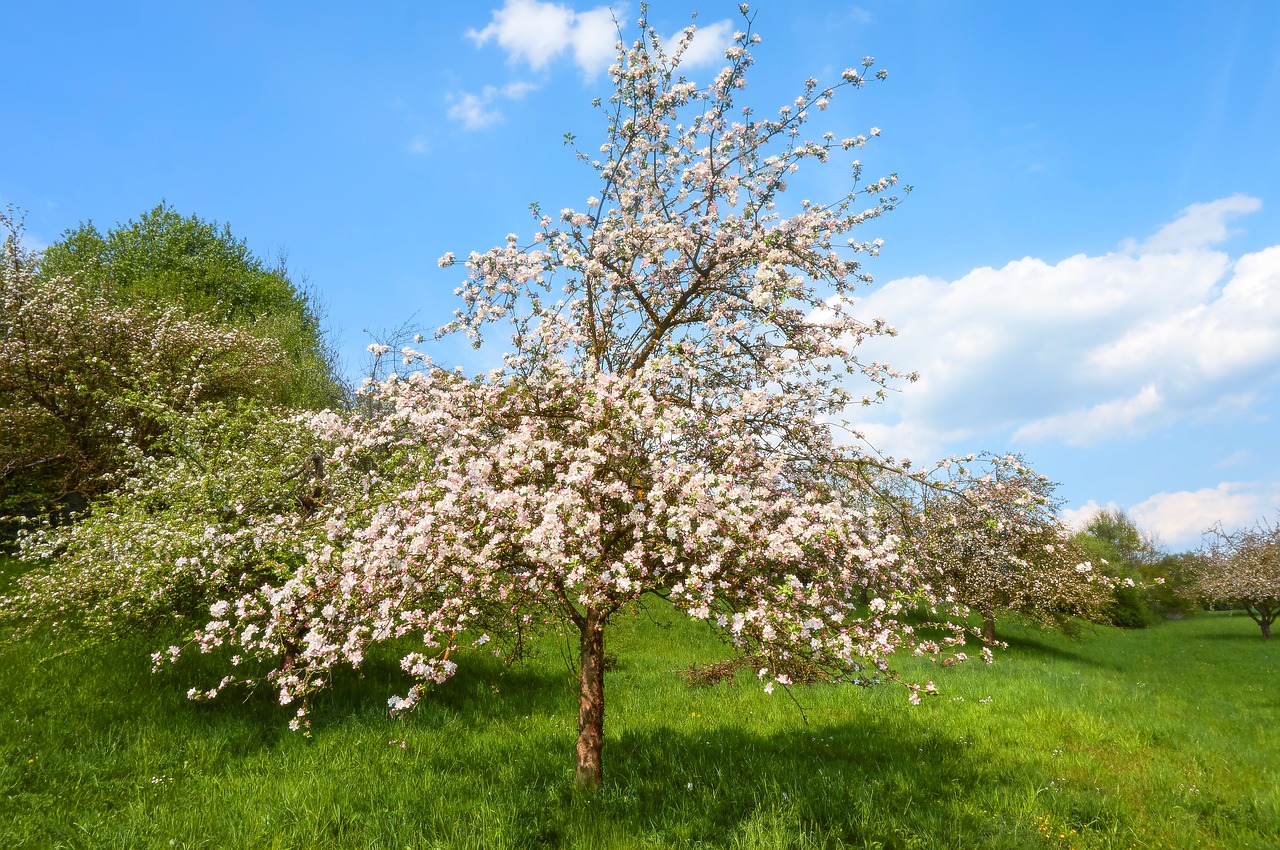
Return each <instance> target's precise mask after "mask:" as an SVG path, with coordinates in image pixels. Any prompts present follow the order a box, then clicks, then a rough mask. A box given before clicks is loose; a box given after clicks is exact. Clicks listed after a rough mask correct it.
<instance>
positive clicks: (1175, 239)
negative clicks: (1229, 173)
mask: <svg viewBox="0 0 1280 850" xmlns="http://www.w3.org/2000/svg"><path fill="white" fill-rule="evenodd" d="M1261 208H1262V201H1259V200H1258V199H1257V198H1251V197H1249V196H1248V195H1232V196H1231V197H1229V198H1220V199H1218V200H1216V201H1210V202H1209V203H1207V204H1192V205H1191V206H1189V207H1187V208H1186V209H1184V210H1183V211H1182V212H1181V213H1180V214H1179V215H1178V218H1177V219H1175V220H1174V221H1172V222H1170V223H1169V224H1166V225H1165V226H1164V227H1161V228H1160V229H1159V230H1157V231H1156V232H1155V234H1154V235H1152V236H1151V237H1150V238H1149V239H1147V240H1146V241H1145V242H1143V243H1142V244H1141V245H1138V244H1136V243H1134V241H1133V240H1132V239H1126V240H1125V241H1124V242H1122V243H1120V246H1121V249H1122V250H1126V251H1129V252H1137V253H1142V254H1160V253H1165V252H1168V251H1178V250H1186V249H1195V248H1203V247H1205V246H1207V245H1217V244H1219V243H1221V242H1225V241H1226V240H1227V239H1228V238H1229V237H1231V236H1234V235H1236V234H1237V233H1238V232H1239V231H1238V230H1230V229H1228V227H1227V222H1229V221H1231V220H1232V219H1235V218H1238V217H1240V216H1242V215H1247V214H1249V213H1251V212H1257V211H1258V210H1260V209H1261Z"/></svg>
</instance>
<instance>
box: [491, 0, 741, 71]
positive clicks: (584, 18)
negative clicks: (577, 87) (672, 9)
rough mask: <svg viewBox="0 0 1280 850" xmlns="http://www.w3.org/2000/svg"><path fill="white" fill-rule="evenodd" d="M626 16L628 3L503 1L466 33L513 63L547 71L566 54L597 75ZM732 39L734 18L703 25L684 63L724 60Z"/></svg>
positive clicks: (671, 41)
mask: <svg viewBox="0 0 1280 850" xmlns="http://www.w3.org/2000/svg"><path fill="white" fill-rule="evenodd" d="M615 14H616V15H617V16H618V17H617V20H616V21H615V18H614V16H615ZM625 15H626V7H624V6H620V7H617V8H616V9H610V8H609V7H608V6H598V7H596V8H594V9H589V10H587V11H585V12H577V11H574V10H573V9H572V8H571V7H569V6H567V5H564V4H561V3H551V2H543V0H505V2H504V3H503V5H502V8H500V9H497V10H495V11H494V12H493V13H492V14H491V16H490V20H489V23H488V25H487V26H485V27H484V28H483V29H478V30H477V29H472V30H468V31H467V37H468V38H470V39H471V40H472V41H474V42H475V43H476V46H477V47H481V46H484V45H485V44H488V43H489V42H490V41H493V42H495V43H497V45H498V46H499V47H500V48H502V49H503V50H504V51H505V52H506V54H507V60H508V61H509V62H511V63H513V64H514V63H524V64H526V65H528V66H529V67H530V68H532V69H533V70H535V71H542V70H545V69H546V68H547V67H548V66H550V64H551V63H552V62H553V61H555V60H556V59H558V58H559V57H560V56H562V55H565V54H568V55H570V56H571V57H572V60H573V63H574V65H576V66H577V67H578V69H579V70H580V71H581V72H582V73H583V74H584V75H585V76H587V77H594V76H595V75H596V74H599V73H600V72H602V71H604V70H605V69H606V68H608V67H609V65H610V64H611V63H612V62H613V60H614V56H615V45H616V44H617V41H618V23H619V22H622V23H624V24H625V22H626V18H625ZM677 37H678V35H676V36H671V37H670V38H666V39H663V42H664V46H665V47H666V48H667V49H670V48H671V47H672V46H674V44H675V41H676V39H677ZM732 39H733V24H732V22H730V21H717V22H715V23H712V24H709V25H707V26H700V27H699V28H698V31H697V33H696V35H695V36H694V38H693V42H692V43H691V44H690V45H689V49H688V50H687V51H686V52H685V55H684V63H683V64H684V65H685V66H686V67H693V66H697V65H705V64H709V63H713V62H717V61H720V60H722V59H723V58H724V50H725V48H726V47H728V46H729V45H730V44H731V43H732Z"/></svg>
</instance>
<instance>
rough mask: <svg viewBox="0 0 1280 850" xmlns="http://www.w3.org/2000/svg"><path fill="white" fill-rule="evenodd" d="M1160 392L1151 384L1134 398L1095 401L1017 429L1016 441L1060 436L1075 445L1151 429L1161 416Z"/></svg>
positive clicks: (1015, 432) (1069, 443) (1083, 444)
mask: <svg viewBox="0 0 1280 850" xmlns="http://www.w3.org/2000/svg"><path fill="white" fill-rule="evenodd" d="M1161 413H1162V410H1161V399H1160V391H1159V390H1158V389H1156V387H1155V385H1154V384H1147V385H1146V386H1145V387H1143V388H1142V389H1141V390H1139V391H1138V393H1137V394H1136V395H1134V396H1131V397H1130V398H1120V399H1114V400H1112V401H1104V402H1100V403H1099V404H1095V405H1093V406H1092V407H1090V408H1088V409H1087V410H1072V411H1069V412H1067V413H1060V414H1057V415H1055V416H1048V417H1045V418H1044V419H1037V420H1035V421H1033V422H1028V423H1027V424H1026V425H1023V426H1021V427H1020V428H1018V430H1016V431H1014V432H1013V439H1014V441H1015V442H1018V441H1024V440H1031V441H1034V440H1047V439H1058V440H1061V441H1062V442H1064V443H1066V444H1067V445H1071V446H1088V445H1093V444H1094V443H1097V442H1100V441H1102V440H1105V439H1107V438H1108V437H1116V436H1130V435H1134V434H1139V433H1142V432H1143V431H1145V430H1147V429H1148V428H1149V427H1150V425H1151V423H1152V421H1153V419H1155V418H1157V417H1159V416H1160V414H1161Z"/></svg>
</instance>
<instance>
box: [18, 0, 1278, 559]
mask: <svg viewBox="0 0 1280 850" xmlns="http://www.w3.org/2000/svg"><path fill="white" fill-rule="evenodd" d="M614 8H615V9H617V10H618V11H619V19H620V20H622V21H624V22H630V21H631V20H632V19H633V18H634V17H635V16H636V14H637V13H638V11H639V4H638V3H637V2H630V3H626V4H615V6H614ZM650 9H651V20H652V21H653V22H654V23H655V24H656V25H657V27H658V29H659V30H660V31H661V32H664V33H665V32H671V33H674V32H676V31H678V30H679V29H680V28H682V27H683V26H685V25H686V24H687V23H688V20H689V15H690V13H691V12H693V11H694V10H695V9H698V10H699V12H700V14H699V18H698V23H699V25H700V26H701V27H702V28H703V33H702V35H700V36H699V38H700V39H701V42H700V44H701V47H700V50H699V53H700V55H701V56H703V57H705V59H706V61H705V62H704V63H703V64H700V65H698V66H697V67H695V68H693V69H692V70H691V72H690V73H691V76H692V77H693V78H695V79H698V78H699V77H701V78H708V77H709V76H710V75H711V74H712V73H713V72H714V69H715V67H716V63H715V57H716V55H717V52H718V49H719V47H720V44H719V43H718V41H719V40H722V39H723V38H724V36H725V35H726V34H727V32H730V31H732V29H734V28H736V27H738V26H739V18H738V16H737V4H736V3H729V2H702V3H700V4H696V5H695V4H692V3H688V2H674V0H654V2H652V3H651V4H650ZM753 10H754V12H755V13H756V15H757V17H756V21H755V29H756V31H757V32H759V33H760V34H761V35H762V36H763V43H762V44H761V45H759V47H758V49H757V50H756V51H755V55H756V67H755V69H754V76H753V77H752V79H751V82H750V86H749V90H748V91H749V92H750V94H751V99H752V102H753V103H755V104H756V105H757V106H758V107H760V108H762V109H773V108H776V107H777V106H779V105H781V104H782V103H785V102H787V101H789V100H791V99H792V98H793V97H794V96H795V94H796V93H798V90H799V87H800V85H801V83H802V81H803V80H804V78H805V77H807V76H810V75H813V76H817V77H819V78H820V79H831V80H834V79H835V78H836V77H837V76H838V75H839V73H840V71H841V70H842V69H844V68H845V67H848V66H850V65H856V64H857V62H858V60H860V59H861V57H862V56H864V55H867V54H871V55H874V56H876V58H877V65H878V67H884V68H887V69H888V70H889V79H888V81H887V82H886V83H884V84H880V85H876V86H869V87H868V88H867V89H865V90H862V91H859V92H856V93H854V94H853V96H852V97H848V98H845V99H844V102H843V103H842V104H840V105H839V106H838V108H833V109H832V110H831V112H830V113H828V114H824V120H825V121H826V123H825V124H824V123H823V121H819V122H816V123H815V124H814V127H815V128H816V129H817V130H818V131H819V132H820V131H821V130H822V129H825V128H826V127H828V126H829V127H830V128H831V129H832V130H833V131H835V132H836V135H837V136H843V135H847V134H851V133H856V132H865V131H866V129H867V128H868V127H871V126H877V127H879V128H881V129H882V131H883V135H882V136H881V137H880V138H879V139H878V140H876V141H877V142H878V144H877V145H875V146H874V148H872V149H871V150H870V151H869V152H868V153H867V155H866V156H865V157H863V159H864V161H865V162H867V165H868V169H869V172H874V173H876V174H879V173H882V172H887V171H895V172H897V173H899V174H900V175H901V177H902V180H903V181H904V182H906V183H910V184H912V185H913V186H914V187H915V191H914V192H913V194H912V195H911V197H910V198H909V200H908V202H907V203H906V204H904V205H903V207H902V208H901V209H899V210H897V211H896V212H894V213H893V214H892V215H891V216H889V217H887V218H884V219H880V220H878V221H876V222H874V223H873V224H871V225H870V226H869V229H868V230H867V231H866V232H864V233H860V234H858V235H859V236H860V237H861V238H864V239H868V240H869V239H872V238H876V237H880V238H883V239H884V240H885V243H886V245H885V249H884V251H883V253H882V254H881V256H880V257H879V258H878V259H876V260H873V261H872V265H871V271H872V272H873V273H874V274H875V275H876V281H877V282H876V284H875V285H874V286H872V287H870V288H868V289H867V290H866V294H865V297H864V300H863V302H862V305H861V307H862V309H864V310H866V312H867V314H868V315H883V316H884V317H885V318H887V319H888V320H889V321H890V322H891V323H893V324H894V325H896V326H897V327H898V329H899V331H900V332H901V333H900V336H899V337H898V338H897V339H895V340H892V341H889V342H887V343H886V344H884V345H883V346H882V348H881V349H878V350H877V354H879V355H883V357H884V358H885V359H887V360H889V361H890V362H892V363H893V364H894V365H896V366H901V367H902V368H905V369H916V370H918V371H920V372H921V374H922V380H921V381H920V382H919V383H918V384H915V385H912V386H910V387H906V388H904V390H903V391H902V392H901V393H899V394H895V395H894V396H892V397H891V398H890V400H889V401H888V403H887V404H885V405H884V406H883V408H881V409H879V410H876V411H874V412H873V413H872V414H870V415H867V414H864V413H863V412H861V411H857V412H855V416H856V417H857V421H858V423H859V424H861V425H863V426H864V427H865V429H866V430H867V431H868V433H869V434H871V435H872V436H873V438H874V439H875V440H876V441H877V443H878V444H880V445H882V446H883V447H884V448H886V449H888V450H890V451H893V452H895V453H906V454H909V455H910V456H912V457H918V458H921V459H925V458H927V457H931V456H935V455H942V454H946V453H951V452H967V451H971V450H981V449H989V450H998V451H1005V450H1014V451H1020V452H1023V453H1024V454H1026V456H1027V457H1028V458H1029V459H1030V460H1031V461H1032V463H1033V464H1034V465H1036V467H1037V468H1039V469H1040V470H1041V471H1043V472H1045V473H1046V474H1047V475H1049V476H1050V477H1051V478H1053V479H1054V480H1056V481H1058V482H1060V488H1059V493H1060V494H1061V495H1062V496H1064V497H1065V498H1066V500H1067V503H1068V506H1069V508H1070V510H1069V511H1068V516H1069V517H1078V516H1080V515H1083V514H1084V513H1086V512H1087V511H1088V510H1089V509H1090V508H1091V507H1092V506H1096V505H1116V506H1119V507H1122V508H1125V509H1127V510H1129V511H1130V512H1131V514H1132V515H1133V516H1134V517H1135V518H1136V519H1137V520H1138V521H1139V522H1140V523H1141V524H1143V525H1144V526H1145V527H1147V528H1148V529H1150V530H1152V531H1154V532H1156V533H1157V534H1158V535H1159V536H1160V537H1161V538H1162V539H1163V540H1164V542H1165V543H1166V544H1168V545H1170V546H1171V547H1174V548H1181V547H1187V546H1191V545H1194V544H1195V542H1196V541H1197V539H1198V533H1199V531H1200V530H1201V529H1202V528H1204V527H1205V526H1207V525H1208V524H1210V523H1211V522H1213V521H1214V520H1216V519H1222V520H1225V521H1226V522H1228V523H1230V524H1234V523H1248V522H1252V521H1254V520H1255V519H1256V518H1258V517H1260V516H1262V515H1264V514H1273V513H1274V512H1275V511H1276V510H1277V509H1280V462H1278V461H1277V450H1276V444H1277V440H1276V438H1277V434H1278V433H1280V431H1278V429H1277V423H1276V419H1277V414H1280V380H1278V377H1280V154H1277V150H1280V148H1278V147H1277V141H1276V140H1277V139H1280V4H1277V3H1273V2H1270V0H1257V2H1221V3H1217V4H1212V5H1207V4H1204V3H1202V2H1177V1H1176V0H1169V2H1131V3H1113V2H1108V3H1102V2H1073V3H1027V2H979V0H971V2H961V0H883V2H876V0H860V2H858V3H856V4H855V3H838V2H804V1H803V0H788V2H775V1H774V0H764V2H760V3H757V4H754V5H753ZM610 20H611V18H610V16H609V15H608V14H607V12H606V11H605V10H604V7H602V6H599V5H596V4H594V3H592V2H589V0H588V2H581V0H575V2H565V3H562V4H554V3H541V2H536V0H505V2H500V0H490V2H487V3H482V2H476V3H468V4H461V3H436V2H419V3H409V2H398V3H373V4H364V5H363V6H357V5H355V4H350V3H342V4H339V3H324V2H312V3H307V4H291V3H272V4H266V3H263V4H259V5H255V4H248V3H238V2H219V3H216V4H214V3H194V2H193V3H181V4H177V3H160V2H155V3H132V4H115V3H113V4H90V3H60V2H48V3H22V4H16V5H14V7H13V8H11V9H9V10H7V11H6V13H5V30H6V33H5V43H6V59H7V63H6V64H7V66H8V68H9V74H8V85H6V86H5V87H4V90H3V93H0V119H3V122H4V127H5V128H6V132H5V133H3V134H2V135H0V203H12V204H15V205H17V206H18V207H21V208H24V209H26V210H27V211H28V214H27V226H28V230H29V233H30V236H31V238H32V240H33V242H35V243H49V242H52V241H53V240H55V239H56V238H57V237H58V235H59V233H61V232H62V231H63V230H64V229H66V228H68V227H72V226H74V225H75V224H76V223H77V222H79V221H82V220H87V219H91V220H93V221H94V222H95V223H97V224H98V225H100V226H102V227H104V228H105V227H108V226H110V225H111V224H113V223H115V222H117V221H123V220H127V219H129V218H135V217H137V216H138V215H139V214H140V213H142V212H143V211H145V210H147V209H149V208H150V207H152V206H154V205H155V204H156V203H158V202H159V201H160V200H161V199H164V200H167V201H168V202H169V203H170V204H172V205H174V206H175V207H176V208H177V209H178V210H179V211H181V212H183V213H196V214H198V215H200V216H202V217H204V218H209V219H216V220H218V221H220V222H227V223H229V224H230V225H231V227H232V229H233V231H234V232H235V233H236V234H237V235H239V236H241V237H244V238H246V239H247V240H248V241H249V244H250V245H251V246H252V247H253V249H254V250H255V251H257V252H258V253H260V254H263V255H268V256H270V255H275V254H277V253H279V252H281V251H283V252H285V253H286V254H287V256H288V262H289V266H290V268H291V269H293V270H294V272H295V273H298V274H300V275H305V276H306V277H307V279H308V281H309V282H310V284H311V285H312V286H314V287H315V288H316V289H317V290H318V291H319V293H320V294H321V296H322V298H323V300H324V302H325V304H326V305H327V307H328V310H329V314H330V322H331V324H332V325H333V326H334V328H335V329H336V330H337V331H338V332H339V333H340V335H341V340H342V343H343V350H344V352H345V354H346V356H347V357H348V359H349V366H350V368H351V370H353V371H355V370H357V369H358V368H359V365H360V353H361V351H362V350H363V348H364V346H365V345H366V344H367V343H368V342H369V338H368V336H366V334H365V333H364V331H365V330H366V329H368V330H370V331H378V330H380V329H389V328H394V327H398V326H399V325H401V324H402V323H403V322H405V321H406V320H410V319H414V320H415V321H416V322H417V323H418V324H419V325H421V326H424V327H434V326H436V325H438V324H441V323H443V322H444V321H445V320H446V319H447V318H448V317H449V315H450V313H451V311H452V309H453V295H452V291H453V288H454V287H455V286H456V285H457V283H458V282H459V281H458V271H457V269H448V270H442V269H439V268H437V266H436V263H435V260H436V258H437V257H439V256H440V255H441V254H443V253H445V252H446V251H454V252H456V253H458V254H460V255H465V254H466V253H467V252H468V251H470V250H473V249H475V250H484V249H486V248H488V247H489V246H491V245H494V244H497V243H499V242H501V241H502V239H503V238H504V236H505V235H506V234H507V233H508V232H513V231H514V232H517V233H522V234H528V233H529V232H530V226H529V225H530V220H529V217H528V214H527V207H528V205H529V203H530V202H532V201H540V202H542V203H543V204H544V206H546V207H547V208H549V209H559V208H560V207H561V206H568V205H581V204H582V202H583V201H584V199H585V198H586V197H587V196H589V195H591V194H592V193H593V192H594V190H595V186H594V184H593V182H592V180H591V177H592V175H591V173H590V172H589V171H587V170H584V169H583V168H582V167H581V166H579V165H577V164H576V163H575V162H574V161H573V159H572V157H571V156H570V154H569V153H568V151H567V150H566V149H565V148H564V147H563V145H562V138H563V134H564V133H565V132H573V133H575V134H577V135H578V136H579V137H580V139H582V140H583V141H584V142H589V141H590V140H592V139H594V138H598V137H601V134H602V129H603V128H602V125H601V122H600V120H599V119H598V116H597V115H596V114H595V113H594V112H593V110H591V108H590V107H589V101H590V100H591V98H592V97H595V96H597V95H606V94H607V93H608V92H607V88H606V87H607V85H608V80H607V76H606V75H604V74H602V73H600V71H601V69H602V67H603V66H604V65H606V64H607V62H608V56H609V47H610V43H611V41H612V39H613V30H612V25H611V23H609V22H610ZM587 146H590V145H587ZM842 176H843V173H842V172H841V173H837V171H836V170H834V169H833V170H832V171H831V172H830V173H826V174H823V173H821V172H819V173H816V174H814V175H812V176H811V177H805V178H803V179H802V181H800V183H799V186H798V188H797V191H796V193H795V197H796V198H797V200H798V199H799V198H800V197H805V196H809V195H812V196H813V197H815V198H821V197H823V196H824V192H827V193H828V194H833V193H831V192H828V191H827V190H828V187H829V186H833V187H835V188H838V183H835V184H833V183H828V182H823V181H839V180H840V178H841V177H842ZM804 181H808V182H804ZM435 353H436V354H437V355H438V356H439V357H440V358H441V359H445V360H455V361H457V362H461V363H463V364H464V365H467V366H468V367H479V366H482V365H485V363H484V362H483V358H484V357H485V356H486V355H485V354H484V353H483V352H482V354H481V355H479V356H477V355H475V354H473V353H471V352H470V351H469V350H468V349H466V348H464V347H461V346H455V345H452V344H445V345H442V346H441V347H440V348H439V349H438V350H437V351H436V352H435ZM496 353H497V352H496V351H495V352H492V353H490V354H489V355H487V356H490V357H492V356H494V355H496Z"/></svg>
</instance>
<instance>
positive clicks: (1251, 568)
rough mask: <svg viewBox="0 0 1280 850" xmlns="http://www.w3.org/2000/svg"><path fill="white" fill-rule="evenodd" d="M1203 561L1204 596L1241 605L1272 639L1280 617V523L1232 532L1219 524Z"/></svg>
mask: <svg viewBox="0 0 1280 850" xmlns="http://www.w3.org/2000/svg"><path fill="white" fill-rule="evenodd" d="M1199 561H1200V576H1199V587H1200V592H1201V594H1203V595H1204V596H1205V597H1206V598H1208V599H1210V600H1213V601H1221V602H1231V603H1234V604H1237V605H1240V606H1241V607H1242V608H1244V610H1245V611H1246V612H1248V614H1249V616H1250V617H1252V618H1253V620H1254V622H1255V623H1257V624H1258V627H1259V628H1261V629H1262V636H1263V637H1264V638H1270V637H1271V625H1272V623H1274V622H1275V621H1276V618H1277V617H1280V523H1274V524H1267V523H1265V522H1261V523H1258V524H1257V525H1255V526H1253V527H1252V528H1243V529H1238V530H1236V531H1230V532H1228V531H1227V530H1226V529H1225V528H1224V527H1223V526H1221V525H1218V526H1216V527H1215V528H1213V529H1211V530H1210V531H1209V532H1208V533H1207V535H1206V542H1205V545H1204V546H1203V547H1202V549H1201V551H1200V558H1199Z"/></svg>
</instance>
